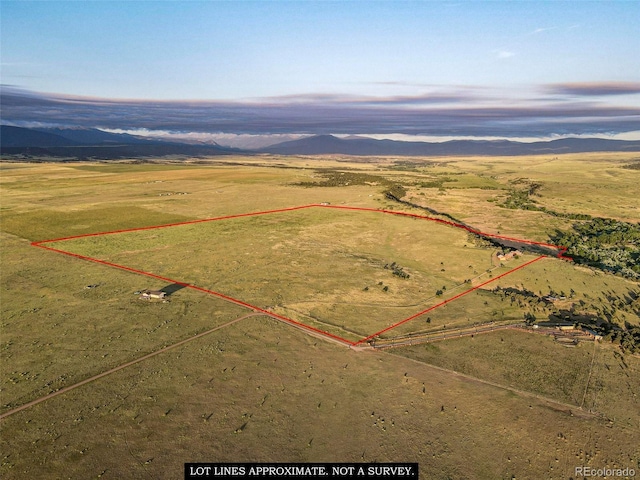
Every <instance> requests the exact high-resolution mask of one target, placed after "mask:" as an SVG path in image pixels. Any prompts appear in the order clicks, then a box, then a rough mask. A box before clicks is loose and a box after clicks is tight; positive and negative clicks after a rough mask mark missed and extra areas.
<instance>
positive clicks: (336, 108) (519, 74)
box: [0, 0, 640, 139]
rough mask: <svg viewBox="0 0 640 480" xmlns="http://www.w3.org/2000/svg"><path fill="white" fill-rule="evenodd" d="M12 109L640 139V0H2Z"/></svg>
mask: <svg viewBox="0 0 640 480" xmlns="http://www.w3.org/2000/svg"><path fill="white" fill-rule="evenodd" d="M0 8H1V10H0V18H1V27H2V28H1V47H0V54H1V62H2V69H1V82H2V84H3V88H2V122H3V123H9V124H14V125H23V126H33V125H41V126H47V125H60V126H69V125H83V126H92V127H99V128H107V129H111V130H122V131H137V132H143V133H147V134H148V133H151V134H155V135H159V136H160V135H169V136H170V135H172V134H175V133H177V132H179V133H181V134H185V133H191V134H202V135H205V136H206V135H221V134H224V135H227V136H233V135H238V134H241V135H272V134H281V135H287V134H317V133H334V134H363V135H367V134H368V135H376V136H382V137H389V136H391V137H395V138H404V137H403V136H404V135H412V136H413V135H418V136H420V138H423V137H424V138H433V139H438V138H440V139H446V138H453V137H467V136H471V137H482V138H494V137H497V138H554V137H557V136H567V135H594V134H598V135H600V136H612V137H613V138H640V60H639V58H640V56H639V55H638V52H640V30H639V29H638V24H639V23H640V2H637V1H626V2H625V1H599V2H588V1H579V2H561V1H551V2H540V1H535V2H514V1H510V2H499V1H496V2H485V1H452V2H435V1H422V2H401V1H394V2H386V1H379V2H364V1H361V2H356V1H352V2H329V1H326V2H311V1H304V2H303V1H297V2H284V1H269V2H267V1H262V2H217V1H207V2H196V1H188V2H187V1H175V2H171V1H165V2H147V1H145V2H143V1H126V2H110V1H96V2H59V1H48V2H29V1H6V0H2V1H1V7H0Z"/></svg>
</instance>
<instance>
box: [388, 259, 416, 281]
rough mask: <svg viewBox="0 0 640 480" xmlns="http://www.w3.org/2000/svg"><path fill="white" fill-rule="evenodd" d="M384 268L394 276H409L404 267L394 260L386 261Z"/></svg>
mask: <svg viewBox="0 0 640 480" xmlns="http://www.w3.org/2000/svg"><path fill="white" fill-rule="evenodd" d="M384 268H385V270H391V273H393V274H394V275H395V276H396V277H400V278H404V279H407V278H409V277H410V276H411V275H409V274H408V273H407V272H405V271H404V269H403V268H402V267H401V266H400V265H398V264H397V263H396V262H391V264H389V263H387V264H386V265H385V266H384Z"/></svg>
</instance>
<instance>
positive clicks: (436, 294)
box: [0, 153, 640, 479]
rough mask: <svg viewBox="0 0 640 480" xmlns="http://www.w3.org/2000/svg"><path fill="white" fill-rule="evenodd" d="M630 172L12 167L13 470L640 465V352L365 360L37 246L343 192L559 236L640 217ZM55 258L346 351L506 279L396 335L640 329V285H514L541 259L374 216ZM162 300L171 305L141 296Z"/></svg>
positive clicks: (87, 241)
mask: <svg viewBox="0 0 640 480" xmlns="http://www.w3.org/2000/svg"><path fill="white" fill-rule="evenodd" d="M634 159H635V157H634V156H633V155H631V154H606V153H602V154H587V155H581V156H578V155H567V156H557V157H556V156H554V157H549V156H538V157H513V158H512V157H506V158H488V157H479V158H425V159H412V160H411V162H407V161H404V160H402V161H400V160H398V159H393V158H381V159H369V162H364V161H363V159H362V158H360V159H358V160H359V161H357V162H356V161H353V159H349V158H345V157H331V158H329V157H326V158H322V157H291V158H285V157H267V156H261V157H246V158H245V157H237V158H233V157H232V158H229V159H226V160H220V159H219V158H216V159H215V160H211V162H208V161H206V160H202V159H193V160H188V161H183V162H170V163H161V162H155V163H152V162H150V163H135V164H134V163H126V162H119V163H37V164H27V163H0V173H1V176H0V182H1V184H0V185H1V188H2V197H1V199H2V202H1V205H0V215H1V216H0V220H1V223H0V230H1V233H0V241H1V242H2V250H1V252H2V253H1V255H2V276H1V285H0V288H1V291H0V292H1V296H2V297H1V299H2V302H1V305H0V308H1V311H2V325H1V328H2V335H1V338H0V360H1V363H2V377H1V378H0V394H1V399H2V401H1V406H0V416H2V418H1V419H0V428H1V433H2V435H1V437H2V438H1V440H0V442H1V446H0V452H2V453H1V456H2V462H1V465H0V475H2V477H3V478H16V479H17V478H29V477H30V478H42V477H45V476H49V477H52V478H94V477H95V478H97V477H101V478H114V479H115V478H180V477H181V476H182V472H183V464H184V463H185V462H190V461H210V462H217V461H267V460H271V461H283V462H284V461H378V462H382V461H407V462H409V461H415V462H419V463H420V468H421V476H422V477H423V478H442V479H445V478H487V479H493V478H558V479H561V478H562V479H566V478H569V477H571V476H573V474H574V469H575V467H577V466H583V465H588V466H592V467H596V468H597V467H599V468H602V467H609V468H613V467H621V468H624V467H631V468H635V469H636V471H640V463H638V462H639V460H638V459H639V458H640V450H639V447H638V445H640V414H639V413H638V412H639V411H640V408H639V407H640V406H639V404H638V402H639V400H638V397H637V394H638V393H637V392H638V391H640V359H639V358H638V356H637V355H632V354H631V353H630V352H629V350H623V349H621V348H620V346H619V345H618V344H617V343H612V341H611V339H609V338H605V339H603V340H602V341H601V342H580V343H578V344H577V345H576V346H572V347H571V348H569V347H567V346H565V345H563V344H561V342H558V341H554V339H553V337H552V336H545V335H538V334H532V333H525V332H522V331H514V330H499V331H495V332H492V333H487V334H483V335H475V336H473V337H471V336H469V337H465V338H460V339H455V340H446V341H441V342H437V343H427V344H420V345H413V346H408V347H398V348H393V349H389V350H366V349H365V350H357V349H349V348H347V347H346V346H344V345H339V344H336V343H332V342H329V341H327V340H326V339H325V338H321V337H318V336H314V335H311V334H310V333H309V332H307V331H304V330H301V329H296V328H293V327H292V326H291V325H289V324H286V323H283V322H280V321H278V320H277V319H275V318H270V317H269V316H268V315H265V314H260V313H259V312H258V313H255V312H252V310H251V309H250V308H245V307H243V306H241V305H237V304H233V303H230V302H228V301H225V300H224V299H223V298H220V297H216V296H212V295H208V294H207V293H205V292H200V291H196V290H194V289H190V288H182V286H181V285H176V284H175V283H173V282H166V281H163V280H160V279H158V278H152V277H149V276H144V275H139V274H136V273H132V272H127V271H124V270H122V269H118V268H113V267H110V266H108V265H104V264H98V263H95V262H89V261H83V260H81V259H78V258H73V257H71V256H68V255H62V254H59V253H56V252H52V251H46V250H44V249H40V248H36V247H34V246H32V245H31V242H37V241H43V240H49V239H54V238H60V237H67V236H75V235H83V234H88V233H95V232H105V231H112V230H120V229H130V228H138V227H145V226H154V225H159V224H168V223H176V222H186V221H191V220H201V219H207V218H213V217H223V216H229V215H236V214H244V213H247V212H258V211H265V210H275V209H282V208H289V207H294V206H299V205H309V204H320V203H327V202H328V203H330V204H331V206H342V205H344V206H353V207H365V208H373V209H378V208H388V209H390V210H397V211H405V212H411V213H415V214H420V215H429V216H433V217H434V218H441V219H449V220H450V219H451V218H453V219H455V220H456V221H460V222H464V223H465V224H467V225H470V226H472V227H474V228H476V229H478V230H481V231H485V232H489V233H495V234H500V235H505V236H512V237H517V238H523V239H530V240H535V241H540V242H550V240H551V238H552V237H553V236H554V235H555V234H556V231H557V230H559V231H567V230H569V229H570V228H572V225H573V223H574V222H575V221H577V220H574V219H573V218H571V217H568V216H567V215H570V214H571V215H572V214H583V215H591V216H600V217H606V218H612V219H616V220H620V221H627V222H636V223H637V221H638V212H639V211H640V196H638V195H637V185H638V183H640V178H639V176H640V173H639V171H638V170H633V169H628V168H624V167H625V166H626V165H628V164H629V163H630V162H632V161H634ZM388 191H392V192H397V191H403V193H404V195H403V197H402V200H403V201H404V202H405V203H402V202H400V201H397V199H394V197H393V196H389V195H387V194H385V192H388ZM523 192H524V193H523ZM407 202H408V203H407ZM531 204H533V206H534V207H531ZM514 205H515V207H516V208H514ZM527 206H529V208H520V207H527ZM542 207H544V209H542ZM429 209H430V210H429ZM550 212H551V213H550ZM563 215H564V216H563ZM47 245H50V246H52V247H54V248H59V249H61V250H65V251H70V252H74V253H77V254H82V255H88V256H92V257H96V258H100V259H103V260H106V261H110V262H113V263H117V264H120V265H126V266H129V267H131V268H135V269H140V270H144V271H147V272H152V273H154V274H157V275H160V276H162V277H166V278H170V279H172V280H178V281H180V282H185V283H189V284H193V285H198V286H201V287H204V288H206V289H211V290H214V291H217V292H221V293H223V294H225V295H229V296H231V297H234V298H238V299H240V300H242V301H244V302H247V303H249V304H251V305H256V306H258V307H260V308H261V309H265V310H267V312H273V313H277V314H280V315H284V316H288V317H290V318H293V319H295V320H298V321H301V322H303V323H306V324H309V325H312V326H314V327H315V328H318V329H320V330H325V331H328V332H330V333H333V334H336V335H339V336H341V337H344V338H347V339H349V340H356V339H359V338H362V337H363V336H366V335H368V334H370V333H374V332H376V331H378V330H381V329H383V328H384V327H386V326H389V325H392V324H394V323H395V322H397V321H400V320H402V319H403V318H406V317H408V316H410V315H412V314H414V313H416V312H419V311H421V310H424V309H426V308H428V307H430V306H433V305H436V304H438V303H440V302H442V301H443V300H446V299H449V298H453V297H454V296H456V295H457V294H458V293H461V292H463V291H466V290H468V289H469V288H472V287H474V286H478V285H481V284H484V283H485V282H488V281H490V280H492V281H491V282H489V283H487V284H485V285H483V286H482V287H480V288H478V289H476V290H474V291H471V292H470V293H469V294H468V295H465V296H463V297H460V298H457V299H455V300H454V301H452V302H450V303H447V304H445V305H443V306H441V307H438V308H436V309H434V310H433V311H430V312H429V313H427V314H425V315H422V316H420V317H417V318H416V319H414V320H412V321H410V322H407V323H404V324H402V325H399V326H398V327H396V328H394V329H391V330H389V331H388V332H386V333H385V335H384V336H385V338H392V337H394V336H398V337H400V336H406V335H419V334H424V333H429V332H433V331H440V330H448V329H457V328H465V327H468V326H472V325H480V324H486V323H489V322H494V324H515V323H518V324H519V323H522V322H523V321H524V320H525V319H527V318H531V316H533V317H535V319H536V321H541V320H547V319H549V318H551V317H553V316H554V315H556V316H558V317H562V316H563V315H565V316H566V315H568V314H569V313H570V314H571V315H576V316H580V318H586V319H596V318H597V319H602V320H603V321H605V320H606V322H608V323H609V324H611V325H616V326H619V328H621V329H624V328H627V327H631V326H637V325H638V324H640V318H639V316H638V312H639V311H640V310H639V308H638V298H639V297H640V286H639V284H638V282H637V281H634V280H631V279H628V278H623V277H621V276H617V275H613V274H610V273H605V272H603V271H601V270H597V269H595V268H590V267H586V266H577V265H575V264H573V263H570V262H568V261H565V260H560V259H557V258H554V257H548V258H542V259H540V261H536V262H534V263H531V264H530V265H528V266H526V267H525V268H521V269H519V270H516V271H513V272H512V273H509V274H508V275H506V276H503V277H500V278H498V277H499V276H500V275H502V274H503V273H506V272H509V271H510V270H512V269H514V268H515V267H517V266H519V265H523V264H524V263H526V262H528V261H529V260H532V259H535V258H537V257H538V256H539V254H538V253H533V252H523V253H521V254H520V255H518V256H516V257H515V258H511V259H508V260H504V261H500V260H498V259H497V257H496V250H497V249H498V247H496V246H495V245H491V244H489V243H488V242H487V241H486V240H482V239H478V238H475V237H473V236H470V235H468V234H467V232H465V231H463V230H460V229H456V228H453V227H448V226H445V225H441V224H437V223H434V222H428V221H422V220H413V219H410V218H406V217H400V216H393V215H388V214H383V213H379V212H352V211H342V210H338V209H334V208H320V207H314V208H309V209H303V210H296V211H291V212H282V213H275V214H270V215H259V216H252V217H243V218H236V219H228V220H222V221H215V222H203V223H198V224H193V225H182V226H177V227H169V228H162V229H151V230H144V231H136V232H128V233H119V234H113V235H104V236H97V237H84V238H78V239H73V240H66V241H60V242H53V243H51V244H47ZM392 263H393V264H395V266H394V267H392V266H391V264H392ZM385 267H387V268H385ZM394 272H403V273H406V274H408V275H409V278H403V276H402V275H398V274H394ZM494 279H495V280H494ZM385 287H388V288H387V289H386V290H385ZM145 289H149V290H164V291H165V292H167V293H168V296H167V297H166V299H165V300H164V301H162V300H158V301H145V300H140V299H139V298H138V296H139V295H137V294H134V292H140V291H142V290H145ZM545 297H546V299H545ZM549 298H552V300H548V299H549ZM218 327H220V328H218ZM216 328H218V329H216ZM209 331H210V333H207V334H206V335H202V336H197V335H198V334H202V333H205V332H209ZM183 341H184V343H181V344H179V345H176V344H178V343H179V342H183ZM173 345H176V346H175V347H172V346H173ZM165 347H172V348H170V349H168V350H162V349H164V348H165ZM155 352H158V353H157V354H155V355H152V356H149V357H147V358H144V359H143V357H145V356H146V355H150V354H154V353H155ZM139 359H142V360H141V361H137V362H136V363H132V364H131V365H129V366H126V368H120V369H118V367H120V366H124V365H126V364H128V363H129V362H134V361H136V360H139ZM105 372H110V373H109V374H107V375H104V376H102V377H100V378H95V379H94V377H98V376H99V375H101V374H103V373H105ZM88 379H92V380H91V381H89V382H87V383H84V384H81V385H78V384H79V383H80V382H83V381H84V380H88ZM76 385H77V386H76ZM68 387H74V388H70V389H68V390H64V389H65V388H68ZM57 392H58V393H59V394H57V395H56V393H57ZM52 394H53V395H52ZM47 395H51V396H50V397H48V398H46V399H45V400H44V401H41V402H39V403H35V404H33V405H31V406H29V407H27V408H24V409H21V410H17V409H19V408H20V407H21V406H24V405H27V404H29V403H30V402H33V401H38V400H39V399H42V398H44V397H46V396H47Z"/></svg>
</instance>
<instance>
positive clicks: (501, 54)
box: [496, 50, 515, 58]
mask: <svg viewBox="0 0 640 480" xmlns="http://www.w3.org/2000/svg"><path fill="white" fill-rule="evenodd" d="M496 56H497V57H498V58H510V57H513V56H515V53H513V52H511V51H509V50H498V52H497V53H496Z"/></svg>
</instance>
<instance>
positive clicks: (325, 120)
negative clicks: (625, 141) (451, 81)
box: [0, 87, 640, 137]
mask: <svg viewBox="0 0 640 480" xmlns="http://www.w3.org/2000/svg"><path fill="white" fill-rule="evenodd" d="M594 88H595V87H594ZM591 91H595V90H591ZM480 100H483V101H480ZM0 102H1V104H2V117H3V121H5V122H10V123H14V124H20V123H25V124H26V123H29V122H38V123H40V124H51V125H58V126H84V127H95V128H108V129H149V130H168V131H178V132H211V133H218V132H222V133H234V134H254V135H266V134H294V133H295V134H329V133H337V134H393V133H401V134H409V135H449V136H454V135H460V136H467V135H469V136H503V137H518V136H528V137H531V136H540V137H543V136H549V135H573V134H575V135H584V134H597V133H611V134H616V133H624V132H629V131H635V130H640V108H634V107H620V106H606V105H601V104H591V103H587V102H586V101H583V102H580V101H568V100H567V101H562V102H558V101H557V99H556V100H555V101H552V100H549V101H547V102H545V101H544V100H542V101H541V100H540V99H538V100H537V101H536V102H528V103H525V104H524V105H521V106H484V104H486V101H484V99H479V98H476V97H473V96H471V95H470V94H469V93H468V92H463V93H461V94H459V95H454V94H447V95H440V96H428V95H425V96H415V97H410V96H403V97H388V98H369V97H350V96H340V95H310V96H295V97H278V98H271V99H259V100H255V101H245V102H230V101H229V102H225V101H207V102H198V101H146V100H145V101H135V100H109V99H99V98H97V99H94V98H89V97H70V96H61V95H45V94H37V93H33V92H27V91H24V90H19V89H16V88H10V87H4V88H3V89H2V92H1V99H0ZM511 103H513V102H511Z"/></svg>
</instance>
